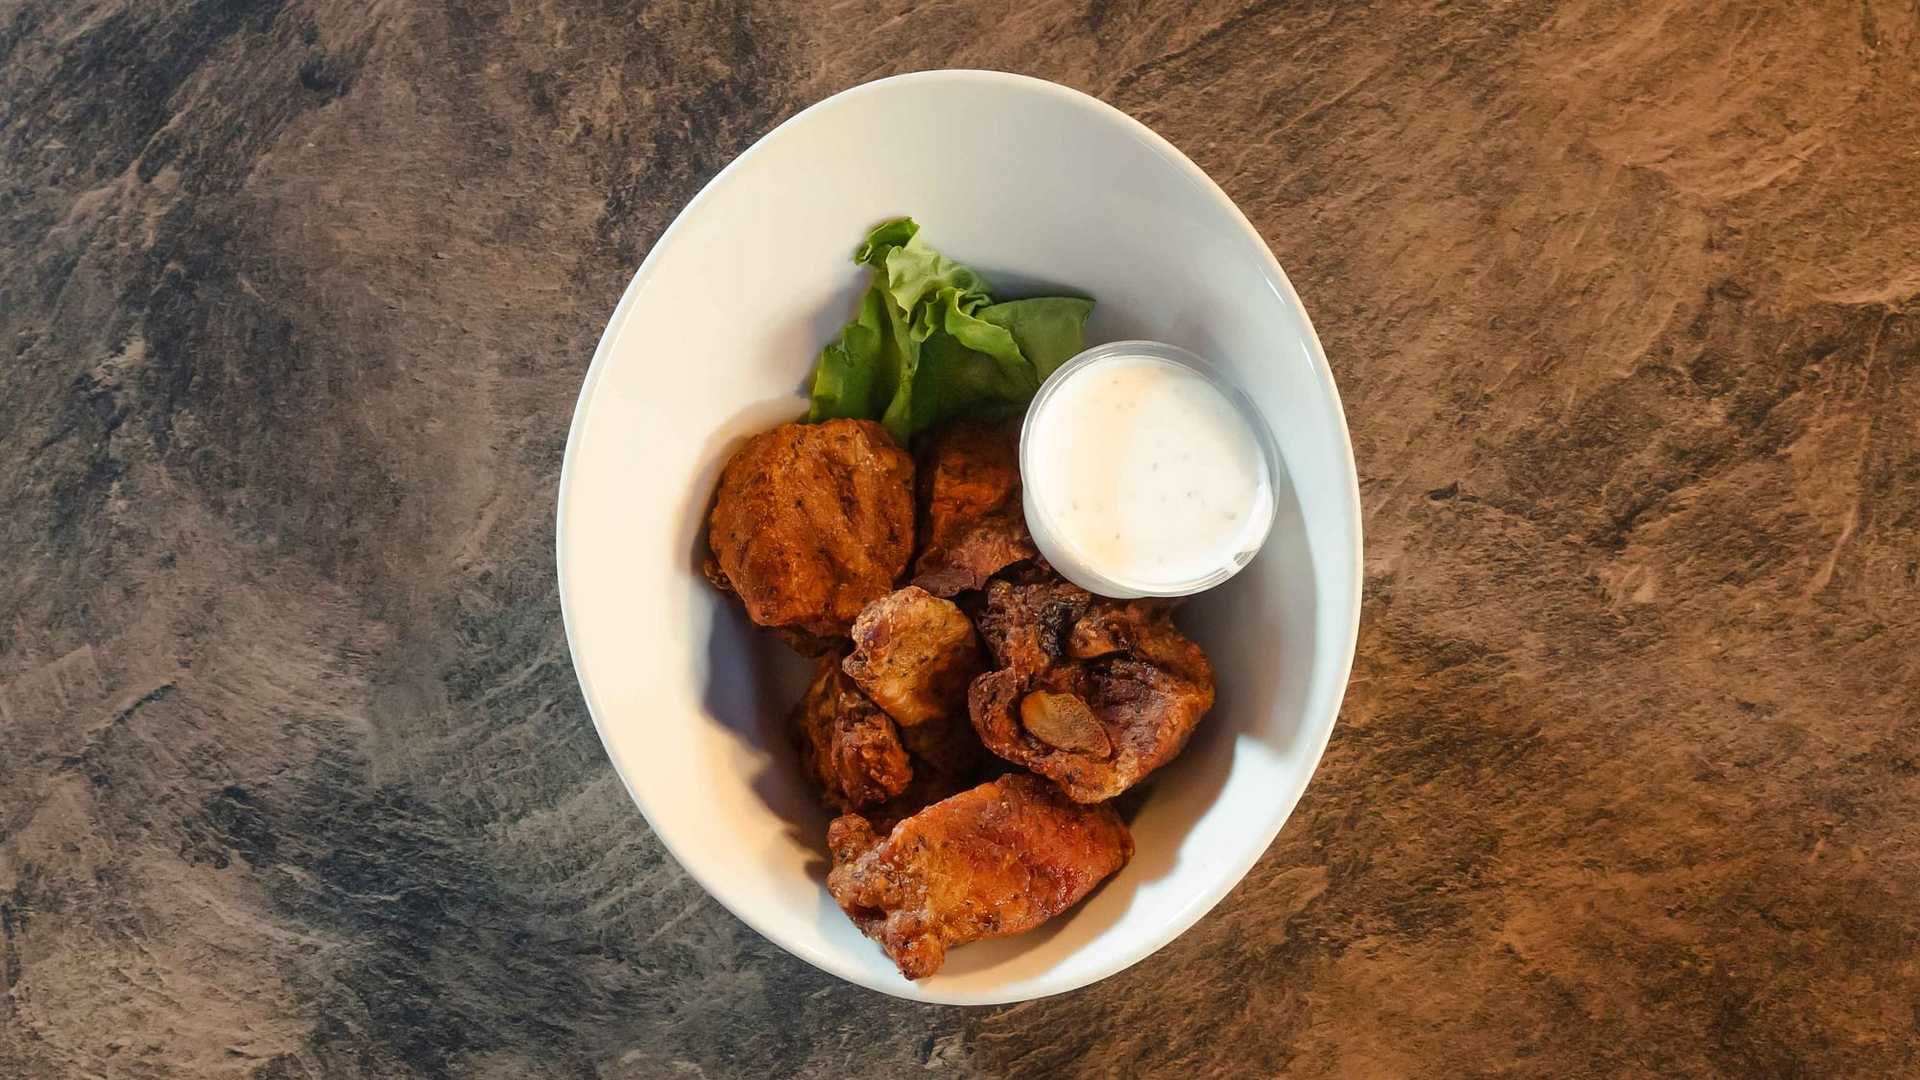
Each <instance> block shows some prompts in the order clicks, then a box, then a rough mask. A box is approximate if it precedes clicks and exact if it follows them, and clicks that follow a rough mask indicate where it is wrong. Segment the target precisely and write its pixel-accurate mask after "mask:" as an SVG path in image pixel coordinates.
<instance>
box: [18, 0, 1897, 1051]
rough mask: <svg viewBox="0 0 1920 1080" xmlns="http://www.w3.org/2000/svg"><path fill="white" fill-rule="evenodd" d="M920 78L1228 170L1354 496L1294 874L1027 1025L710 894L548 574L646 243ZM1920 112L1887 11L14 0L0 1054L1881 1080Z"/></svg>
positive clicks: (1646, 6)
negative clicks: (1002, 76) (1290, 295)
mask: <svg viewBox="0 0 1920 1080" xmlns="http://www.w3.org/2000/svg"><path fill="white" fill-rule="evenodd" d="M932 66H991V67H1004V68H1012V69H1018V70H1023V71H1030V72H1033V73H1036V74H1040V75H1044V76H1048V77H1051V78H1054V79H1057V80H1060V81H1063V82H1066V83H1069V84H1072V85H1076V86H1080V87H1082V88H1085V89H1087V90H1089V91H1092V92H1094V93H1096V94H1099V95H1101V96H1102V97H1105V98H1106V99H1107V100H1109V101H1112V102H1114V103H1115V104H1117V105H1119V106H1121V107H1123V108H1125V109H1128V110H1130V111H1132V112H1134V113H1135V114H1136V115H1139V116H1141V117H1142V118H1143V119H1145V120H1146V121H1148V122H1149V123H1151V124H1153V125H1154V126H1155V127H1156V128H1158V129H1159V130H1161V131H1162V132H1164V133H1165V134H1166V135H1167V136H1168V137H1169V138H1171V139H1172V140H1173V141H1174V142H1175V143H1177V144H1179V145H1180V146H1182V147H1183V148H1184V149H1186V150H1187V151H1188V152H1189V153H1190V154H1191V155H1192V156H1193V157H1194V158H1195V159H1196V160H1197V161H1199V162H1200V164H1201V165H1202V166H1204V167H1205V168H1207V169H1208V170H1209V171H1211V172H1212V173H1213V175H1214V176H1215V177H1217V178H1218V179H1219V180H1220V182H1221V183H1222V184H1223V185H1224V186H1225V187H1226V188H1227V190H1228V191H1229V192H1230V193H1231V194H1232V195H1233V196H1234V197H1235V198H1236V199H1238V200H1239V201H1240V202H1241V205H1242V206H1243V207H1245V208H1246V210H1247V212H1248V214H1249V215H1250V216H1251V217H1252V219H1253V220H1254V222H1255V223H1256V225H1258V226H1259V227H1260V229H1261V230H1262V232H1263V233H1264V234H1265V235H1266V237H1267V238H1268V240H1269V241H1270V243H1271V244H1272V245H1273V248H1274V250H1275V251H1276V253H1277V254H1278V255H1279V256H1280V259H1281V261H1282V262H1283V263H1284V264H1285V265H1286V266H1287V267H1288V269H1289V271H1290V272H1291V274H1292V276H1293V278H1294V281H1295V282H1296V284H1297V285H1299V287H1300V288H1301V291H1302V292H1303V293H1304V294H1305V296H1306V297H1307V300H1308V305H1309V308H1310V310H1311V311H1312V314H1313V315H1314V317H1315V319H1316V321H1317V322H1318V324H1319V326H1320V328H1321V332H1322V334H1323V336H1324V338H1325V340H1326V344H1327V351H1328V352H1329V354H1330V355H1331V357H1332V360H1333V364H1334V367H1335V369H1336V372H1337V374H1338V376H1339V378H1340V381H1341V386H1342V389H1343V392H1344V394H1345V397H1346V402H1347V407H1348V412H1349V417H1350V419H1351V421H1352V425H1353V433H1354V441H1355V448H1356V451H1357V455H1358V459H1359V465H1360V472H1361V476H1362V484H1363V496H1364V500H1365V507H1366V512H1367V529H1368V562H1369V569H1368V576H1367V609H1366V618H1365V625H1364V629H1363V632H1362V636H1361V641H1360V658H1359V662H1358V665H1357V667H1356V670H1355V676H1354V683H1353V687H1352V690H1351V692H1350V694H1349V696H1348V701H1347V705H1346V708H1345V711H1344V714H1343V718H1342V723H1341V726H1340V728H1339V729H1338V731H1337V732H1336V734H1335V737H1334V740H1333V744H1332V746H1331V748H1330V750H1329V752H1328V755H1327V759H1326V762H1325V765H1324V766H1323V768H1322V770H1321V774H1320V776H1319V778H1318V779H1317V780H1316V781H1315V783H1314V785H1313V787H1312V788H1311V789H1310V790H1309V792H1308V793H1307V796H1306V799H1305V801H1304V802H1302V803H1301V805H1300V809H1299V812H1298V813H1297V814H1296V815H1295V817H1294V819H1293V821H1292V822H1291V823H1289V825H1288V826H1287V828H1286V830H1285V831H1284V833H1283V834H1282V835H1281V837H1280V839H1279V840H1278V841H1277V842H1276V843H1275V845H1274V847H1273V849H1272V850H1271V851H1270V852H1269V853H1268V855H1267V857H1266V859H1265V860H1264V861H1263V862H1262V863H1261V864H1260V866H1259V867H1258V868H1257V869H1256V870H1255V872H1254V873H1253V874H1252V876H1251V877H1249V878H1248V879H1247V881H1246V882H1245V883H1244V884H1242V885H1241V886H1240V887H1239V888H1238V889H1237V890H1236V891H1235V892H1234V893H1233V894H1232V895H1231V896H1230V897H1229V898H1228V899H1227V900H1226V902H1225V903H1223V904H1222V905H1221V906H1220V908H1219V909H1218V910H1216V911H1215V912H1214V913H1213V914H1212V915H1211V916H1209V917H1208V918H1207V919H1205V920H1204V921H1202V922H1201V923H1200V924H1199V925H1198V926H1197V927H1196V928H1195V929H1194V930H1193V931H1192V932H1191V933H1189V934H1187V935H1186V936H1185V937H1183V938H1182V939H1180V940H1179V941H1178V942H1176V943H1175V944H1173V945H1172V946H1170V947H1169V948H1167V949H1166V950H1164V951H1163V952H1161V953H1160V954H1159V955H1157V956H1155V957H1153V958H1152V959H1150V960H1148V961H1146V962H1145V963H1143V964H1141V965H1140V966H1138V967H1136V968H1134V969H1133V970H1131V971H1129V972H1127V973H1125V974H1123V975H1121V976H1118V977H1116V978H1113V979H1111V980H1108V981H1107V982H1105V983H1102V984H1100V985H1098V986H1096V987H1094V988H1092V989H1090V990H1088V991H1085V992H1083V993H1078V994H1074V995H1070V996H1068V997H1066V998H1063V999H1057V1000H1048V1001H1042V1002H1037V1003H1030V1004H1027V1005H1023V1006H1019V1007H1015V1008H1009V1009H991V1010H972V1011H962V1010H948V1009H936V1008H929V1007H920V1006H914V1005H909V1004H904V1003H901V1002H897V1001H893V1000H890V999H885V998H882V997H879V996H876V995H872V994H869V993H866V992H864V991H860V990H856V989H853V988H850V987H847V986H843V985H839V984H837V983H835V982H834V981H833V980H831V979H829V978H827V977H825V976H822V975H820V974H818V973H816V972H814V971H813V970H812V969H810V968H808V967H806V966H805V965H803V964H802V963H800V962H799V961H796V960H793V959H791V958H789V957H787V956H785V955H784V954H782V953H781V952H779V951H778V950H777V949H775V948H774V947H772V946H770V945H768V944H766V943H765V942H763V941H761V940H759V939H757V938H756V936H755V935H754V934H752V933H751V932H750V931H748V930H746V929H745V928H744V927H743V926H741V925H740V924H739V923H737V922H735V921H734V920H733V919H732V918H731V917H730V916H728V915H727V914H726V913H725V912H724V911H722V910H721V909H720V908H719V907H718V906H717V905H715V904H714V903H713V902H711V901H710V900H708V899H706V897H705V896H704V894H703V893H702V892H701V891H700V890H699V888H698V887H697V886H695V885H694V884H692V883H691V882H690V881H689V880H688V879H687V878H686V877H685V876H683V875H682V874H681V873H680V872H679V871H678V869H677V868H676V867H675V866H674V865H673V864H672V863H671V861H670V860H668V859H667V858H666V856H665V855H664V853H663V852H662V850H661V848H660V847H659V845H658V844H657V843H656V842H655V841H654V839H653V838H652V837H651V836H650V835H649V834H648V833H647V830H646V828H645V827H644V825H643V823H642V822H641V820H640V818H639V816H638V815H637V813H635V812H634V811H633V809H632V808H631V807H630V805H629V804H628V802H627V800H626V798H625V797H624V795H623V794H622V792H621V790H620V787H619V784H618V782H617V781H616V780H615V779H614V777H613V775H612V773H611V771H610V769H609V767H608V765H607V764H606V762H605V760H604V758H603V757H602V755H601V753H600V750H599V748H598V744H597V742H596V740H595V738H594V736H593V733H592V730H591V728H590V726H589V724H588V721H587V718H586V714H585V711H584V709H583V706H582V705H581V703H580V701H579V699H578V697H577V695H576V693H575V690H574V687H573V683H572V675H571V673H570V670H569V665H568V661H567V656H566V649H565V646H564V643H563V641H562V639H561V634H560V628H559V620H558V610H557V605H556V601H555V598H554V590H553V584H552V581H553V577H552V566H551V555H550V552H551V545H550V528H551V526H550V522H549V518H550V506H551V503H550V498H551V492H552V490H553V486H554V482H555V479H556V476H557V473H558V466H559V455H560V451H561V447H562V443H563V440H564V437H565V431H566V424H567V420H568V416H569V409H570V407H571V404H572V401H573V397H574V394H575V391H576V389H577V387H578V384H579V379H580V376H581V374H582V372H583V371H584V368H585V365H586V361H587V357H588V355H589V353H590V351H591V348H592V345H593V342H594V341H595V339H596V337H597V335H598V333H599V331H600V328H601V326H602V323H603V321H604V319H605V317H606V314H607V313H608V312H609V311H610V310H611V308H612V306H613V303H614V301H615V299H616V297H617V295H618V293H619V290H620V289H621V288H622V287H623V285H624V284H625V280H626V277H627V275H628V274H629V273H630V271H631V269H632V268H633V266H634V265H635V264H636V262H637V261H638V259H639V258H640V257H641V255H642V254H643V253H644V252H645V251H646V250H647V247H648V245H649V244H650V243H651V242H652V240H653V239H654V238H655V237H656V236H657V235H658V234H659V232H660V230H661V229H662V228H663V227H664V226H665V225H666V223H667V222H668V221H669V220H670V219H671V218H672V216H673V214H674V213H675V212H676V211H677V210H678V208H679V207H680V206H681V204H682V203H683V202H684V201H685V200H686V199H687V198H688V197H689V196H690V195H691V194H692V193H693V191H694V190H695V189H696V188H697V187H698V185H699V184H700V183H701V182H702V181H704V180H705V178H707V177H708V176H709V175H711V174H712V173H713V172H714V171H715V170H717V169H718V168H719V167H720V166H721V165H722V164H724V163H725V162H726V161H727V160H728V159H729V158H730V157H731V156H733V155H734V154H735V153H737V152H739V151H740V150H741V149H743V148H744V147H745V146H746V145H747V144H748V143H750V142H751V141H752V139H753V138H755V137H756V136H757V135H758V134H760V133H761V132H763V131H765V130H766V129H767V128H768V127H770V126H771V125H772V124H774V123H775V122H777V121H778V120H779V119H780V118H782V117H784V116H786V115H788V114H790V113H791V112H793V111H794V110H795V109H797V108H799V107H801V106H803V105H804V104H806V103H807V102H810V101H812V100H815V99H817V98H819V97H821V96H824V95H825V94H827V93H829V92H831V91H833V90H836V89H838V88H841V87H843V86H846V85H849V84H852V83H855V82H859V81H863V80H865V79H868V78H871V77H875V76H879V75H884V74H889V73H893V72H897V71H903V70H909V69H913V68H920V67H932ZM1916 100H1920V9H1916V8H1915V7H1914V6H1913V4H1912V3H1910V2H1909V0H1808V2H1805V3H1793V4H1784V3H1770V2H1759V0H1755V2H1749V3H1742V4H1722V5H1694V4H1685V3H1680V2H1678V0H1606V2H1601V0H1569V2H1567V3H1564V4H1547V3H1536V2H1526V0H1516V2H1508V3H1500V2H1481V3H1437V2H1435V3H1374V4H1351V3H1331V2H1303V3H1289V4H1254V5H1252V6H1247V7H1242V6H1237V5H1229V4H1223V3H1214V2H1210V0H1203V2H1200V3H1197V4H1193V5H1147V4H1144V3H1139V2H1132V3H1128V2H1112V3H1109V2H1103V0H1096V2H1093V3H1084V4H1060V3H1051V2H1046V0H1041V2H1033V0H1027V2H1022V3H1017V4H1014V3H986V4H951V3H946V4H927V5H917V6H916V5H911V4H908V3H904V2H901V3H893V4H873V3H866V2H861V0H848V2H842V3H833V4H817V5H802V4H793V3H778V4H764V5H753V6H749V5H747V4H745V3H740V2H737V0H717V2H711V3H700V4H686V3H625V2H621V0H604V2H599V3H592V2H588V0H577V2H568V0H443V2H441V3H432V4H427V3H404V2H397V0H372V2H360V0H355V2H348V0H137V2H136V0H0V254H3V255H4V258H0V1076H5V1077H8V1078H11V1077H15V1076H21V1077H41V1076H62V1075H74V1076H81V1075H87V1076H93V1075H102V1076H139V1077H184V1076H229V1075H250V1076H260V1077H303V1076H359V1075H367V1076H395V1075H420V1076H440V1075H454V1074H458V1075H475V1076H503V1077H505V1076H514V1077H558V1076H569V1077H571V1076H582V1075H602V1076H608V1077H628V1076H630V1077H651V1076H662V1075H682V1074H684V1075H696V1076H698V1075H705V1076H714V1077H720V1076H767V1075H805V1076H843V1075H905V1074H914V1075H918V1074H920V1073H921V1072H923V1071H932V1072H935V1073H942V1072H944V1073H945V1074H948V1075H956V1076H958V1075H1003V1074H1004V1075H1033V1076H1040V1075H1086V1076H1105V1075H1119V1074H1145V1073H1150V1072H1153V1071H1162V1072H1164V1073H1169V1074H1174V1075H1185V1076H1230V1075H1258V1074H1273V1073H1279V1072H1287V1073H1290V1074H1293V1075H1300V1076H1334V1075H1416V1074H1426V1075H1441V1076H1458V1075H1467V1074H1499V1075H1554V1076H1578V1075H1618V1074H1622V1073H1630V1072H1652V1071H1658V1072H1662V1073H1712V1072H1718V1073H1722V1074H1732V1075H1755V1076H1760V1075H1767V1076H1772V1075H1779V1076H1785V1075H1912V1074H1914V1073H1915V1071H1916V1070H1920V1061H1917V1060H1916V1056H1920V1052H1917V1051H1916V1047H1917V1046H1920V961H1917V960H1916V959H1915V953H1914V947H1913V944H1914V942H1915V941H1916V940H1920V843H1917V842H1916V839H1915V837H1916V835H1920V833H1917V832H1916V830H1917V829H1920V701H1917V700H1916V695H1917V694H1920V690H1917V688H1920V581H1917V580H1916V579H1917V577H1920V419H1917V418H1920V153H1917V152H1916V147H1920V110H1917V109H1916V108H1915V107H1914V103H1915V101H1916Z"/></svg>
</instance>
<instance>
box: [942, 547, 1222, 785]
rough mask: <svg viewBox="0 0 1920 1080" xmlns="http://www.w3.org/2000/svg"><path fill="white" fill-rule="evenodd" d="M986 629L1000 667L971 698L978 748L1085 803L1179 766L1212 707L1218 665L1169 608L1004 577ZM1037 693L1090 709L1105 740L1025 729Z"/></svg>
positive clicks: (979, 682) (983, 624)
mask: <svg viewBox="0 0 1920 1080" xmlns="http://www.w3.org/2000/svg"><path fill="white" fill-rule="evenodd" d="M980 631H981V634H982V635H983V636H984V637H985V638H986V639H987V642H988V644H989V645H990V646H991V647H992V648H993V651H994V655H995V657H996V658H997V659H998V660H999V661H1000V664H1001V667H1000V669H999V670H997V671H991V672H988V673H987V674H985V675H982V676H980V677H979V678H978V679H975V680H974V682H973V686H972V688H971V689H970V691H969V693H968V705H969V708H970V711H971V712H972V716H973V725H974V729H975V730H976V731H977V732H978V733H979V735H980V741H981V742H982V743H984V744H985V745H986V747H987V749H989V750H991V751H993V752H994V753H995V754H997V755H999V756H1000V757H1002V758H1005V759H1006V760H1008V761H1011V762H1013V763H1015V764H1017V765H1023V766H1025V767H1027V768H1029V769H1032V770H1033V771H1034V772H1036V773H1039V774H1040V775H1041V776H1045V777H1047V778H1048V779H1050V780H1052V781H1054V782H1055V783H1057V784H1059V785H1060V786H1061V787H1062V788H1063V789H1065V791H1066V792H1067V794H1068V795H1070V796H1071V797H1073V798H1074V799H1076V800H1078V801H1080V802H1101V801H1104V800H1106V799H1111V798H1113V797H1114V796H1116V795H1118V794H1120V793H1121V792H1123V791H1125V790H1127V789H1128V788H1130V787H1132V786H1133V785H1134V784H1136V783H1139V782H1140V780H1141V779H1143V778H1144V777H1145V776H1146V775H1147V774H1148V773H1151V772H1152V771H1153V770H1155V769H1157V768H1159V767H1160V766H1162V765H1164V764H1166V763H1167V762H1168V761H1171V760H1172V759H1173V758H1174V756H1175V755H1177V754H1179V753H1180V751H1181V750H1182V749H1183V748H1185V746H1186V744H1187V740H1188V739H1189V738H1190V737H1191V736H1192V734H1193V730H1194V728H1195V727H1196V726H1198V724H1199V722H1200V719H1201V717H1203V716H1204V715H1205V714H1206V712H1207V710H1208V709H1210V708H1212V707H1213V667H1212V665H1211V664H1209V663H1208V662H1207V657H1206V654H1205V653H1204V652H1202V651H1201V650H1200V647H1199V646H1198V645H1195V644H1194V643H1193V642H1192V641H1190V640H1188V639H1187V638H1186V636H1184V635H1183V634H1181V633H1180V632H1179V630H1177V629H1175V628H1174V626H1173V620H1172V610H1171V608H1170V607H1169V606H1168V605H1166V604H1164V603H1160V602H1154V601H1138V600H1136V601H1116V600H1103V599H1099V598H1096V597H1093V596H1091V595H1089V594H1087V593H1086V592H1085V591H1084V590H1080V589H1077V588H1075V587H1074V586H1072V585H1068V584H1065V583H1064V582H1063V583H1058V584H1052V585H1029V586H1018V585H1013V584H1010V583H1008V582H1004V581H996V582H994V583H992V584H991V585H990V586H989V587H988V590H987V603H986V607H985V609H984V610H983V611H982V612H981V615H980ZM1033 694H1048V695H1071V697H1072V698H1074V699H1077V700H1078V701H1079V702H1082V703H1084V704H1085V705H1086V706H1087V708H1088V710H1089V711H1090V712H1091V713H1092V716H1093V719H1094V721H1095V722H1096V723H1097V724H1098V725H1099V729H1100V735H1099V737H1098V738H1095V737H1093V735H1092V733H1091V732H1086V731H1080V732H1075V733H1074V736H1073V738H1071V739H1062V738H1061V737H1060V733H1059V732H1049V731H1044V730H1043V731H1039V732H1035V731H1030V730H1028V728H1027V727H1026V726H1025V725H1024V724H1023V722H1022V716H1023V709H1022V704H1023V702H1025V701H1026V700H1027V698H1028V696H1029V695H1033ZM1042 701H1043V702H1044V701H1046V699H1042ZM1024 711H1025V713H1026V714H1027V715H1036V714H1037V712H1038V710H1037V709H1036V708H1032V707H1030V708H1028V709H1026V710H1024Z"/></svg>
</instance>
